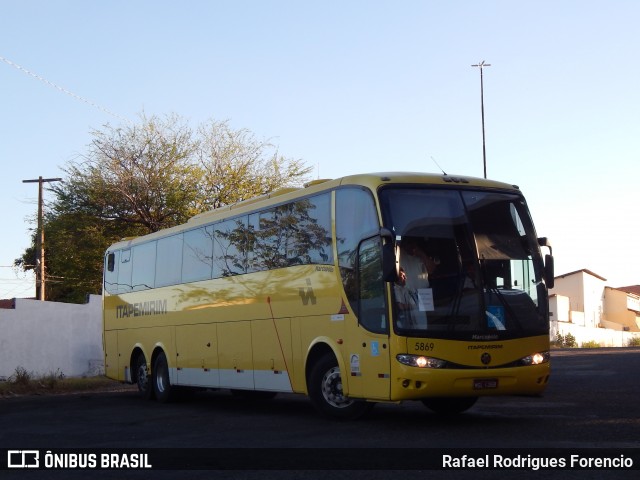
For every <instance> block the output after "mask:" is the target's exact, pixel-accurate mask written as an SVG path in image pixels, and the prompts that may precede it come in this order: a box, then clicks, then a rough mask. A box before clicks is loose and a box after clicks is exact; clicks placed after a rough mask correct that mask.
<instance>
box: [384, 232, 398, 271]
mask: <svg viewBox="0 0 640 480" xmlns="http://www.w3.org/2000/svg"><path fill="white" fill-rule="evenodd" d="M380 238H381V239H382V278H383V279H384V281H385V282H390V283H392V282H395V281H396V280H397V279H398V266H399V264H398V259H397V257H396V245H395V241H394V239H393V232H392V231H391V230H389V229H388V228H385V227H382V228H381V229H380Z"/></svg>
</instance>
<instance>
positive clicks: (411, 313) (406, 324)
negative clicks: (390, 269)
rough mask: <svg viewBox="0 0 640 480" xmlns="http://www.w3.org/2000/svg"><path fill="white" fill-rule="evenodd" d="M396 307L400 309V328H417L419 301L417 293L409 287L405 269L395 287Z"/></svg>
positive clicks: (399, 275)
mask: <svg viewBox="0 0 640 480" xmlns="http://www.w3.org/2000/svg"><path fill="white" fill-rule="evenodd" d="M393 290H394V294H395V299H396V305H397V307H398V314H399V315H398V319H399V323H400V326H401V327H403V328H416V327H417V326H418V322H417V318H416V315H417V310H418V301H417V296H416V294H415V292H412V291H411V290H410V289H409V288H408V287H407V273H406V272H405V270H404V268H402V267H400V272H399V273H398V279H397V280H396V283H395V285H394V286H393Z"/></svg>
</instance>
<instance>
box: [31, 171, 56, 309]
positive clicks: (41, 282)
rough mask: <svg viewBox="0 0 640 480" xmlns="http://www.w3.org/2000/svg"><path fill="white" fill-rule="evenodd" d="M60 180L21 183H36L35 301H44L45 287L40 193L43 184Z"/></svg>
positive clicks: (37, 180)
mask: <svg viewBox="0 0 640 480" xmlns="http://www.w3.org/2000/svg"><path fill="white" fill-rule="evenodd" d="M61 181H62V179H61V178H42V177H38V178H37V179H34V180H23V181H22V183H36V182H37V183H38V237H37V238H38V241H37V243H38V246H37V251H36V255H37V258H38V265H37V268H38V269H37V270H36V300H42V301H44V300H45V293H44V286H45V274H44V221H43V214H42V210H43V209H42V204H43V201H42V191H43V184H44V182H61Z"/></svg>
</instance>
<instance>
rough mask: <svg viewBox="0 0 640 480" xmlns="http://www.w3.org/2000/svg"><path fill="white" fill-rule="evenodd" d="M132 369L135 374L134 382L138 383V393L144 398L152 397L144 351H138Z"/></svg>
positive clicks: (149, 398) (151, 386)
mask: <svg viewBox="0 0 640 480" xmlns="http://www.w3.org/2000/svg"><path fill="white" fill-rule="evenodd" d="M133 371H134V372H135V375H136V384H137V385H138V393H139V394H140V396H141V397H142V398H144V399H145V400H151V399H153V396H154V395H153V385H152V383H151V377H150V376H149V369H148V368H147V359H146V358H145V357H144V353H142V352H140V353H138V355H137V356H136V359H135V360H134V363H133Z"/></svg>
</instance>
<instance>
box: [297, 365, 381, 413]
mask: <svg viewBox="0 0 640 480" xmlns="http://www.w3.org/2000/svg"><path fill="white" fill-rule="evenodd" d="M307 389H308V391H309V397H310V398H311V403H312V404H313V406H314V407H316V409H317V410H318V411H319V412H320V413H322V414H323V415H325V416H328V417H333V418H339V419H343V420H353V419H356V418H359V417H361V416H362V415H364V414H365V413H366V412H368V411H369V410H370V409H371V408H372V407H373V403H367V402H365V401H362V400H354V399H352V398H349V397H347V396H345V395H344V393H343V390H342V376H341V374H340V367H338V361H337V360H336V358H335V357H334V356H333V355H332V354H327V355H325V356H323V357H322V358H320V360H319V361H318V362H317V363H316V364H315V365H314V366H313V368H312V369H311V373H310V374H309V378H308V384H307Z"/></svg>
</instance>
